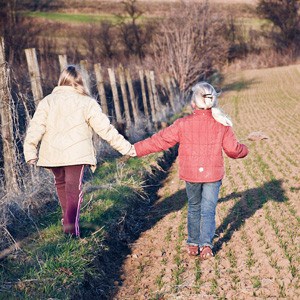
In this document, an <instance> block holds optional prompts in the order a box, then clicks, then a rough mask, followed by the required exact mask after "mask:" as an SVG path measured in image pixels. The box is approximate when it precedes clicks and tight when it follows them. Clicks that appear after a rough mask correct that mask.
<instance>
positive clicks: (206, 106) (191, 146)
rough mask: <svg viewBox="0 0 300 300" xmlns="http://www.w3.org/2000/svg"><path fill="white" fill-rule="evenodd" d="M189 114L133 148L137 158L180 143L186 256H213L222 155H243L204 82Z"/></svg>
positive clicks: (195, 90)
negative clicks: (186, 237)
mask: <svg viewBox="0 0 300 300" xmlns="http://www.w3.org/2000/svg"><path fill="white" fill-rule="evenodd" d="M192 91H193V95H192V103H191V104H192V107H193V109H194V111H193V113H192V114H191V115H189V116H187V117H184V118H180V119H178V120H176V121H175V122H174V123H173V124H172V125H171V126H169V127H167V128H165V129H163V130H161V131H160V132H158V133H156V134H154V135H153V136H152V137H150V138H147V139H145V140H143V141H140V142H138V143H136V144H135V145H134V147H135V150H136V154H137V156H139V157H141V156H144V155H147V154H150V153H153V152H158V151H162V150H166V149H168V148H170V147H173V146H174V145H176V144H177V143H179V150H178V159H179V176H180V178H181V179H182V180H184V181H185V182H186V193H187V197H188V225H187V227H188V239H187V250H188V253H189V254H190V255H193V256H196V255H199V254H200V257H201V259H207V258H210V257H212V256H213V251H212V247H213V245H212V240H213V237H214V235H215V230H216V223H215V212H216V206H217V201H218V195H219V190H220V186H221V184H222V178H223V176H224V162H223V154H222V152H223V151H224V152H225V153H226V154H227V156H229V157H231V158H234V159H236V158H243V157H245V156H246V155H247V154H248V149H247V147H246V146H245V145H243V144H240V143H239V142H238V141H237V139H236V137H235V135H234V133H233V130H232V122H231V120H230V119H229V118H228V117H227V116H226V115H225V114H224V113H223V112H222V111H221V110H220V109H219V108H218V101H217V97H218V94H217V92H216V91H215V89H214V87H213V86H212V85H210V84H209V83H207V82H200V83H197V84H196V85H195V86H194V87H193V89H192Z"/></svg>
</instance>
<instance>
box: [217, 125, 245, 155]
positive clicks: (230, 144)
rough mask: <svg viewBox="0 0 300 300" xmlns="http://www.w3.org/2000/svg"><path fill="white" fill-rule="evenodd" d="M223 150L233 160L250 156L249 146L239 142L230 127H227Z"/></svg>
mask: <svg viewBox="0 0 300 300" xmlns="http://www.w3.org/2000/svg"><path fill="white" fill-rule="evenodd" d="M223 150H224V152H225V153H226V155H227V156H229V157H231V158H243V157H245V156H247V154H248V148H247V146H246V145H244V144H240V143H239V142H238V141H237V139H236V137H235V135H234V132H233V130H232V128H231V127H230V126H228V127H226V131H225V135H224V137H223Z"/></svg>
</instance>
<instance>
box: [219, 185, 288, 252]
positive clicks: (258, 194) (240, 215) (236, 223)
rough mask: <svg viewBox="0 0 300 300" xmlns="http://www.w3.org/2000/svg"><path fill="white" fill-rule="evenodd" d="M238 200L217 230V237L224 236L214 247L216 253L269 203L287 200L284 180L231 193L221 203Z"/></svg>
mask: <svg viewBox="0 0 300 300" xmlns="http://www.w3.org/2000/svg"><path fill="white" fill-rule="evenodd" d="M237 198H238V200H237V201H236V203H235V204H234V206H233V207H232V208H231V209H230V211H229V213H228V215H227V216H226V218H225V219H224V220H223V222H222V224H220V226H219V227H218V228H217V230H216V235H217V236H220V235H222V234H224V235H223V236H222V237H221V238H220V239H219V240H218V241H217V242H216V243H215V245H214V250H215V252H216V253H217V252H218V251H220V249H221V248H222V245H223V244H224V243H226V242H228V241H229V240H230V239H231V237H232V235H233V233H234V232H235V231H236V230H239V229H240V227H241V226H242V225H243V224H244V222H245V220H247V219H248V218H250V217H252V216H253V215H254V214H255V212H256V211H257V210H259V209H261V208H262V207H263V206H264V204H265V203H266V202H267V201H269V200H271V201H277V202H284V201H286V200H287V197H286V196H285V194H284V190H283V188H282V180H271V181H269V182H267V183H265V184H264V185H262V186H261V187H257V188H253V189H249V190H246V191H244V192H240V193H236V192H234V193H231V194H230V195H228V196H226V197H224V198H221V199H220V200H219V203H221V202H225V201H229V200H232V199H237Z"/></svg>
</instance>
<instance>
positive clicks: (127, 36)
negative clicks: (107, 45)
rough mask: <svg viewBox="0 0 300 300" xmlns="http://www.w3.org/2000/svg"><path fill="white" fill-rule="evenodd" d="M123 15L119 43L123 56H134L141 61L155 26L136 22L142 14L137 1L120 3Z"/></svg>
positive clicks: (120, 17)
mask: <svg viewBox="0 0 300 300" xmlns="http://www.w3.org/2000/svg"><path fill="white" fill-rule="evenodd" d="M122 4H123V6H124V14H123V15H119V16H118V17H119V19H120V25H119V28H120V33H119V35H120V41H121V44H122V45H123V47H124V52H125V56H126V57H129V56H130V55H135V56H137V57H139V59H140V60H142V59H143V58H144V57H145V55H146V48H147V46H148V45H149V44H150V43H151V40H152V35H153V32H154V29H155V24H154V23H153V24H150V23H146V22H144V24H141V23H139V22H138V20H139V19H140V17H141V16H142V15H143V12H142V11H141V10H140V9H139V7H138V5H137V0H126V1H122Z"/></svg>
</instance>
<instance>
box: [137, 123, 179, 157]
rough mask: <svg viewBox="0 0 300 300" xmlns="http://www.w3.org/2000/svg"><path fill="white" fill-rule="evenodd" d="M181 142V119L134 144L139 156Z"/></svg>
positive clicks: (165, 148)
mask: <svg viewBox="0 0 300 300" xmlns="http://www.w3.org/2000/svg"><path fill="white" fill-rule="evenodd" d="M178 142H179V120H177V121H175V122H174V123H173V124H172V125H170V126H169V127H167V128H165V129H163V130H161V131H159V132H158V133H156V134H154V135H153V136H151V137H149V138H147V139H145V140H143V141H140V142H137V143H135V144H134V147H135V151H136V154H137V156H139V157H140V156H145V155H147V154H150V153H154V152H159V151H162V150H167V149H169V148H171V147H173V146H175V145H176V144H177V143H178Z"/></svg>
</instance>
